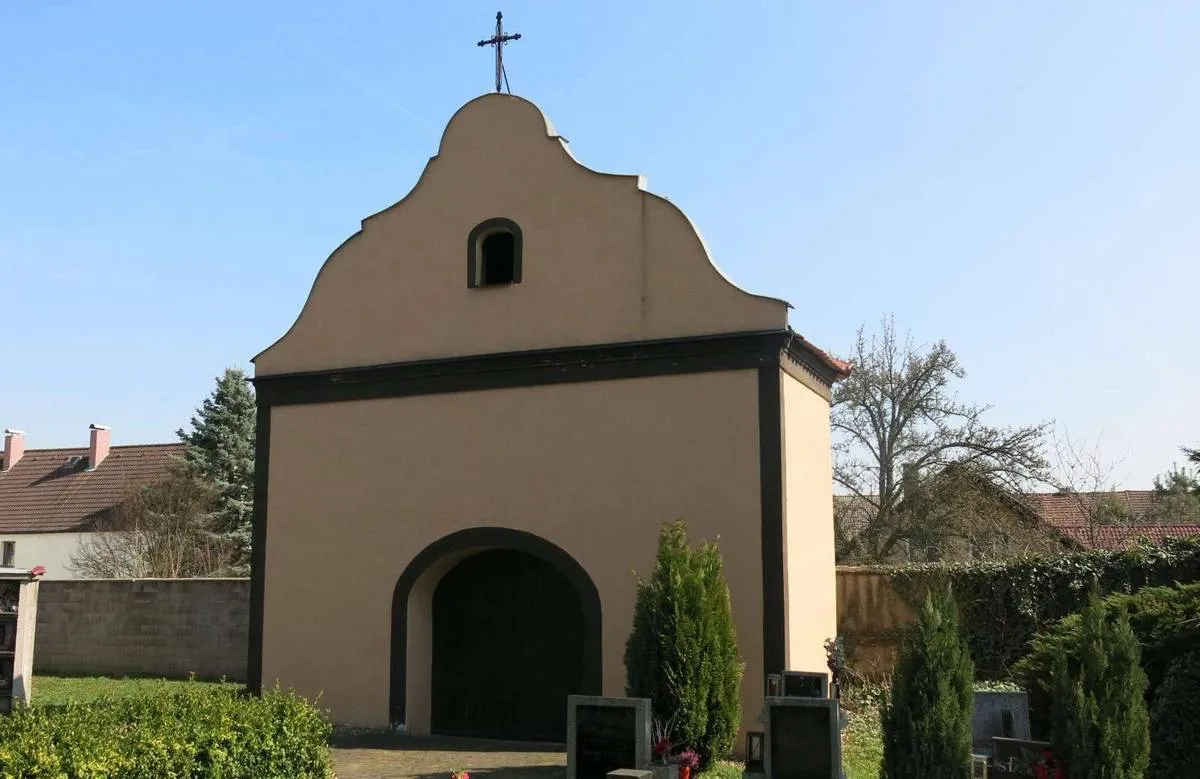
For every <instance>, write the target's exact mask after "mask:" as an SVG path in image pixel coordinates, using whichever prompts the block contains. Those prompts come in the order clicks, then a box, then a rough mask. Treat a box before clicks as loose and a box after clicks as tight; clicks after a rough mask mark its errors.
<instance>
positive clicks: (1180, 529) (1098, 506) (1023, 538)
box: [833, 488, 1200, 562]
mask: <svg viewBox="0 0 1200 779" xmlns="http://www.w3.org/2000/svg"><path fill="white" fill-rule="evenodd" d="M987 492H992V491H990V490H989V491H987ZM993 494H995V495H999V496H1003V499H1002V500H998V501H994V502H992V503H991V504H990V505H989V506H988V511H987V512H986V516H987V517H988V521H987V522H986V523H982V524H979V523H976V524H975V527H977V528H978V529H979V532H980V535H981V536H984V537H985V538H981V539H976V540H975V543H973V544H968V543H966V539H965V538H962V537H958V536H955V535H954V534H950V538H949V539H948V543H947V540H946V539H941V538H939V539H937V540H938V542H939V543H938V544H931V545H929V546H928V548H926V547H920V548H918V546H920V545H919V544H914V543H910V542H905V543H903V544H900V545H898V546H897V548H896V550H895V552H894V553H893V555H892V556H891V557H889V559H888V560H887V561H886V562H926V561H932V560H951V561H953V560H969V559H980V558H1001V557H1011V556H1016V555H1020V554H1025V553H1031V552H1038V551H1050V550H1053V549H1056V548H1061V549H1064V550H1066V549H1123V548H1126V547H1128V546H1131V545H1132V544H1134V543H1136V542H1137V541H1139V540H1146V541H1150V542H1151V543H1158V542H1161V541H1163V540H1164V539H1167V538H1186V537H1189V536H1200V523H1191V524H1163V523H1159V522H1156V521H1155V517H1156V516H1158V514H1159V512H1158V509H1159V505H1158V501H1159V499H1160V498H1159V496H1158V494H1157V493H1155V491H1154V490H1122V491H1114V492H1091V493H1071V492H1048V493H1027V494H1025V495H1020V496H1012V495H1008V494H1007V493H1004V492H1003V491H1001V490H999V488H994V493H993ZM833 502H834V522H835V534H836V538H837V542H838V548H839V560H841V559H842V558H843V557H844V555H842V554H841V552H842V550H850V549H853V541H854V539H855V537H856V536H857V535H858V534H859V533H862V532H863V531H864V530H865V529H866V528H867V526H868V524H869V522H870V521H871V519H872V518H873V517H874V514H875V504H874V496H862V497H854V496H849V495H834V496H833ZM939 508H940V509H941V510H942V511H943V512H944V513H947V514H948V515H953V514H954V513H955V511H954V509H953V508H949V509H947V507H946V506H944V505H943V506H940V507H939ZM901 510H903V503H902V504H901ZM951 524H960V525H961V526H963V527H964V528H971V527H972V523H970V522H961V523H951ZM1039 536H1040V537H1041V538H1043V539H1045V541H1046V544H1044V545H1041V547H1040V548H1039V545H1038V544H1037V543H1036V541H1037V538H1038V537H1039ZM969 547H970V548H969ZM850 559H851V560H853V558H850Z"/></svg>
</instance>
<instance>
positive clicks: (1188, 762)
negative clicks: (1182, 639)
mask: <svg viewBox="0 0 1200 779" xmlns="http://www.w3.org/2000/svg"><path fill="white" fill-rule="evenodd" d="M1194 639H1195V645H1196V646H1200V624H1198V625H1197V628H1196V635H1195V636H1194ZM1150 733H1151V739H1150V771H1149V773H1148V774H1147V776H1150V777H1151V778H1152V779H1176V777H1180V776H1187V775H1188V771H1193V772H1194V771H1197V770H1200V650H1198V651H1193V652H1189V653H1187V654H1185V655H1181V656H1179V657H1177V658H1175V660H1174V661H1172V663H1171V665H1170V667H1169V668H1168V670H1167V675H1166V678H1165V679H1164V680H1163V683H1162V686H1161V687H1160V688H1159V690H1158V694H1157V695H1156V696H1155V697H1154V707H1153V710H1152V711H1151V712H1150Z"/></svg>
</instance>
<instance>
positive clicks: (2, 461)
mask: <svg viewBox="0 0 1200 779" xmlns="http://www.w3.org/2000/svg"><path fill="white" fill-rule="evenodd" d="M23 454H25V434H24V433H23V432H21V431H20V430H5V431H4V456H3V457H0V473H3V472H4V471H9V470H12V467H13V466H14V465H16V464H17V463H18V462H20V460H21V456H22V455H23Z"/></svg>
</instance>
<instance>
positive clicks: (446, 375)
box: [254, 330, 836, 406]
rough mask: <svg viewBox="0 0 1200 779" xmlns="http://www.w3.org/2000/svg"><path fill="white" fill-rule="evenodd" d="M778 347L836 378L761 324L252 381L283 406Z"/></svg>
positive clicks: (743, 364) (727, 366) (765, 362)
mask: <svg viewBox="0 0 1200 779" xmlns="http://www.w3.org/2000/svg"><path fill="white" fill-rule="evenodd" d="M785 349H786V350H787V353H788V354H789V355H790V356H792V358H793V359H796V360H798V361H802V362H803V364H804V365H805V366H806V367H807V368H808V369H809V370H810V371H811V372H813V373H814V374H815V375H817V376H818V377H820V378H821V379H822V380H823V381H825V382H827V383H828V382H831V381H832V380H833V379H834V378H835V377H836V373H835V372H834V370H833V368H832V367H830V366H829V365H827V364H825V363H824V362H822V361H821V360H820V359H819V357H818V356H817V355H816V354H814V353H813V352H812V350H810V349H808V348H807V347H806V346H805V344H804V343H803V341H802V339H799V338H798V337H797V336H795V334H794V333H792V332H791V331H790V330H767V331H756V332H749V333H735V334H731V335H716V336H698V337H691V338H675V339H668V340H657V341H634V342H626V343H617V344H602V345H597V346H580V347H567V348H558V349H538V350H533V351H521V352H505V353H500V354H487V355H473V356H468V357H451V358H446V359H435V360H420V361H414V362H403V363H394V364H391V365H379V366H370V367H363V368H339V369H333V370H324V371H312V372H305V373H288V374H275V375H267V376H258V377H255V378H254V384H255V389H256V392H257V395H258V402H259V405H262V406H285V405H294V404H300V403H328V402H333V401H340V400H367V399H371V398H385V397H402V396H411V395H431V394H439V393H447V392H467V391H474V390H485V389H501V388H509V387H525V386H534V385H540V384H563V383H571V382H581V381H601V380H610V379H627V378H641V377H647V376H663V375H672V374H685V373H703V372H709V371H724V370H742V369H750V368H755V369H757V368H762V367H765V366H770V365H778V364H779V361H780V359H781V356H782V353H783V352H784V350H785ZM826 377H828V378H826Z"/></svg>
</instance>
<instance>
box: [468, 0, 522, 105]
mask: <svg viewBox="0 0 1200 779" xmlns="http://www.w3.org/2000/svg"><path fill="white" fill-rule="evenodd" d="M503 19H504V14H502V13H500V12H499V11H497V12H496V34H495V35H493V36H492V37H491V38H488V39H487V40H486V41H480V42H479V43H478V44H477V45H478V46H495V47H496V91H497V92H499V91H500V83H501V82H503V83H504V86H505V87H507V86H508V74H507V73H505V72H504V44H506V43H508V42H509V41H519V40H521V33H516V34H514V35H505V34H504V21H503ZM508 91H509V92H510V93H511V92H512V90H511V89H510V90H508Z"/></svg>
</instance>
